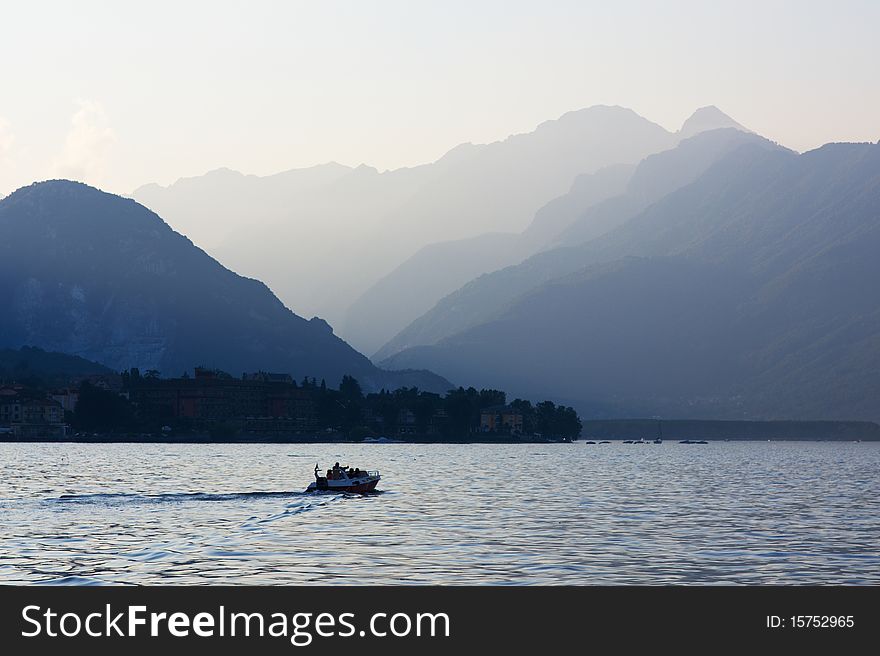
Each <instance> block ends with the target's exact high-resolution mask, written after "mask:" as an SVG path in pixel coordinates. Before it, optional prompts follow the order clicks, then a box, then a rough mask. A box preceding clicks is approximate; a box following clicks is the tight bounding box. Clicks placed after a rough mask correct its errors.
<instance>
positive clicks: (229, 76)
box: [0, 0, 880, 196]
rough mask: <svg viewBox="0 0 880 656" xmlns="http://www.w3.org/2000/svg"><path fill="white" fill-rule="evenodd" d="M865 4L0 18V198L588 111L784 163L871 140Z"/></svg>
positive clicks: (311, 159)
mask: <svg viewBox="0 0 880 656" xmlns="http://www.w3.org/2000/svg"><path fill="white" fill-rule="evenodd" d="M878 25H880V2H877V1H844V0H836V1H833V2H832V1H828V2H810V1H806V0H799V1H783V0H761V1H754V2H750V1H744V0H738V1H736V2H726V1H721V0H718V1H675V0H665V1H657V2H649V1H643V2H620V1H615V2H613V3H612V2H607V1H605V0H603V1H601V2H587V1H585V0H576V1H563V0H535V1H512V0H498V1H488V0H485V1H480V0H467V1H458V0H432V1H427V0H422V1H419V0H399V1H398V0H360V1H349V2H346V1H341V0H340V1H335V0H315V1H309V2H306V1H293V0H284V1H278V2H272V1H259V0H247V1H242V2H220V1H216V0H215V1H212V2H185V1H181V0H178V1H175V2H159V1H153V2H148V3H133V2H109V1H106V2H97V1H86V0H78V1H77V2H38V1H27V2H25V1H18V2H16V1H10V0H4V2H3V4H2V5H0V28H2V38H0V196H2V195H5V194H6V193H9V192H10V191H12V190H13V189H15V188H17V187H19V186H22V185H24V184H29V183H30V182H33V181H34V180H41V179H46V178H52V177H69V178H74V179H80V180H83V181H85V182H88V183H90V184H94V185H97V186H100V187H102V188H104V189H107V190H109V191H113V192H117V193H129V192H131V191H132V190H133V189H134V188H136V187H137V186H139V185H141V184H144V183H147V182H159V183H162V184H168V183H170V182H173V181H174V180H176V179H178V178H179V177H183V176H192V175H200V174H202V173H204V172H206V171H208V170H211V169H214V168H218V167H221V166H227V167H230V168H234V169H237V170H240V171H243V172H246V173H256V174H260V175H263V174H269V173H275V172H278V171H282V170H285V169H289V168H294V167H301V166H309V165H313V164H318V163H323V162H327V161H331V160H334V161H338V162H341V163H344V164H349V165H357V164H360V163H367V164H370V165H372V166H376V167H377V168H379V169H387V168H397V167H400V166H408V165H415V164H420V163H424V162H429V161H433V160H435V159H437V158H438V157H440V156H441V155H442V154H443V153H444V152H446V151H447V150H449V149H450V148H452V147H453V146H455V145H457V144H459V143H462V142H468V141H470V142H474V143H484V142H489V141H494V140H497V139H502V138H504V137H505V136H507V135H509V134H512V133H516V132H525V131H530V130H532V129H533V128H534V127H535V126H536V125H537V124H538V123H540V122H542V121H545V120H548V119H552V118H557V117H558V116H560V115H561V114H563V113H565V112H567V111H570V110H574V109H579V108H582V107H587V106H590V105H595V104H611V105H623V106H626V107H631V108H632V109H634V110H635V111H637V112H638V113H640V114H642V115H643V116H645V117H646V118H649V119H651V120H653V121H655V122H657V123H660V124H661V125H663V126H664V127H667V128H669V129H673V130H674V129H677V128H678V127H679V126H680V124H681V122H682V121H683V120H684V119H685V118H686V117H687V116H688V115H689V114H690V113H691V112H692V111H693V110H694V109H695V108H697V107H700V106H703V105H708V104H715V105H718V106H719V107H720V108H721V109H722V110H723V111H725V112H727V113H728V114H730V115H731V116H732V117H733V118H734V119H736V120H737V121H739V122H740V123H742V124H744V125H746V126H747V127H749V128H751V129H753V130H755V131H757V132H759V133H761V134H763V135H765V136H767V137H769V138H771V139H774V140H776V141H779V142H780V143H782V144H784V145H786V146H789V147H791V148H795V149H797V150H807V149H810V148H813V147H816V146H819V145H821V144H823V143H826V142H828V141H877V140H878V139H880V69H878V63H880V38H878V32H877V30H878Z"/></svg>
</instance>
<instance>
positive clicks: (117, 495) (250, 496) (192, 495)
mask: <svg viewBox="0 0 880 656" xmlns="http://www.w3.org/2000/svg"><path fill="white" fill-rule="evenodd" d="M304 495H305V493H304V492H299V491H292V490H291V491H282V492H224V493H209V492H168V493H164V494H132V493H126V492H99V493H94V494H62V495H61V496H60V497H56V498H52V499H46V501H47V502H50V503H52V502H55V503H97V504H106V503H186V502H196V501H209V502H210V501H213V502H222V501H248V500H259V499H271V498H288V497H301V496H304Z"/></svg>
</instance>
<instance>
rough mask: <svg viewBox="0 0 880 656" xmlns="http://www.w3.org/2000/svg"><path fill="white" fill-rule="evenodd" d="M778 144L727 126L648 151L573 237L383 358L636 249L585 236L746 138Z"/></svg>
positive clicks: (441, 312) (394, 344) (624, 217)
mask: <svg viewBox="0 0 880 656" xmlns="http://www.w3.org/2000/svg"><path fill="white" fill-rule="evenodd" d="M750 143H756V144H760V146H761V147H766V148H778V146H776V145H775V144H772V143H771V142H769V141H767V140H766V139H763V138H762V137H759V136H757V135H752V134H748V133H745V132H742V131H739V130H735V129H719V130H712V131H709V132H704V133H701V134H699V135H697V136H695V137H691V138H689V139H686V140H683V141H682V142H681V143H680V144H679V145H678V146H677V147H676V148H673V149H670V150H666V151H663V152H660V153H656V154H654V155H651V156H649V157H647V158H645V159H644V160H643V161H642V162H641V163H640V164H639V165H638V166H637V167H636V169H635V171H634V173H633V174H632V175H631V176H630V177H629V179H628V181H627V184H626V189H625V191H624V193H622V194H620V195H619V196H615V197H613V198H609V199H607V200H604V201H602V202H599V203H596V204H594V205H592V206H589V207H587V208H586V209H585V210H584V211H583V212H581V213H580V215H579V216H578V218H577V219H576V220H575V221H574V222H573V223H571V225H569V227H568V228H566V229H565V230H564V231H563V232H562V233H561V234H560V235H559V236H558V237H557V242H562V243H566V244H569V245H568V246H559V247H557V248H554V249H552V250H547V251H543V252H540V253H537V254H535V255H533V256H531V257H529V258H527V259H525V260H524V261H522V262H521V263H519V264H517V265H512V266H508V267H506V268H504V269H501V270H498V271H494V272H492V273H489V274H485V275H482V276H480V277H478V278H476V279H474V280H472V281H471V282H469V283H468V284H467V285H464V286H463V287H462V288H460V289H459V290H457V291H455V292H453V293H452V294H449V295H448V296H446V297H445V298H443V299H442V300H441V301H440V302H438V303H437V305H436V306H434V307H433V308H431V310H430V311H428V312H426V313H425V314H424V315H422V316H421V317H419V318H418V319H416V320H415V321H413V322H412V323H411V324H410V325H409V326H407V327H406V328H405V329H403V330H402V331H401V332H400V333H398V334H397V335H396V336H395V337H394V338H393V339H391V340H390V341H389V342H388V343H387V344H385V345H384V346H383V347H382V348H381V349H380V350H379V351H378V352H377V353H376V355H375V356H374V357H375V359H376V361H377V362H378V361H381V360H383V359H384V358H387V357H390V356H392V355H393V354H394V353H397V352H399V351H401V350H403V349H405V348H411V347H413V346H419V345H430V344H434V343H436V342H438V341H439V340H440V339H442V338H444V337H447V336H450V335H453V334H455V333H457V332H459V331H461V330H464V329H466V328H469V327H471V326H474V325H478V324H479V323H481V322H482V321H485V320H487V319H488V318H489V317H491V316H492V315H493V314H494V313H496V312H497V311H499V310H500V309H501V308H503V307H504V306H505V305H506V304H507V303H509V302H511V301H513V300H514V299H515V298H516V297H517V296H519V295H521V294H523V293H526V292H527V291H528V290H529V289H532V288H534V287H536V286H538V285H540V284H542V283H544V282H546V281H548V280H552V279H553V278H558V277H560V276H563V275H566V274H568V273H572V272H574V271H577V270H578V269H580V268H582V267H584V266H587V265H588V264H590V263H591V262H594V261H597V259H598V260H609V259H614V258H616V257H622V256H624V255H627V254H634V253H631V252H630V251H629V250H627V249H628V248H629V247H630V241H629V238H627V239H624V240H622V242H623V246H622V247H618V246H616V245H613V244H611V245H609V246H607V247H606V246H602V244H604V242H601V241H600V242H596V243H597V244H599V245H598V246H595V247H592V248H587V247H582V246H581V244H583V243H586V242H589V241H590V240H591V239H596V238H600V237H602V236H603V235H606V234H611V233H612V232H613V230H614V228H615V227H616V226H620V225H623V224H625V223H626V222H627V221H628V220H629V219H631V218H632V217H634V216H636V215H637V214H638V213H639V212H641V211H643V210H644V209H645V208H646V207H648V206H649V205H650V204H651V203H653V202H657V201H659V200H661V199H662V198H663V197H664V196H665V195H666V194H669V193H671V192H673V191H675V190H677V189H679V188H681V187H683V186H685V185H687V184H689V183H690V182H692V181H693V180H695V179H696V178H698V177H699V176H700V175H701V174H702V173H703V172H705V171H706V170H707V169H708V168H709V167H710V166H712V164H713V163H714V162H716V161H717V160H719V159H720V158H722V157H723V156H725V155H726V154H727V153H729V152H731V151H732V150H735V149H737V148H739V147H741V146H743V145H745V144H750Z"/></svg>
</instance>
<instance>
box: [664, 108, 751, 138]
mask: <svg viewBox="0 0 880 656" xmlns="http://www.w3.org/2000/svg"><path fill="white" fill-rule="evenodd" d="M719 128H736V129H737V130H742V131H743V132H751V130H749V129H748V128H745V127H743V126H742V125H740V124H739V123H737V122H736V121H734V120H733V119H732V118H730V117H729V116H728V115H727V114H725V113H724V112H722V111H721V110H720V109H718V108H717V107H716V106H715V105H707V106H706V107H700V108H699V109H698V110H697V111H695V112H694V113H693V114H691V115H690V117H688V119H687V120H686V121H685V122H684V123H683V124H682V126H681V129H680V130H679V131H678V134H679V135H680V136H681V137H682V138H683V139H687V138H688V137H692V136H694V135H695V134H699V133H700V132H707V131H708V130H717V129H719Z"/></svg>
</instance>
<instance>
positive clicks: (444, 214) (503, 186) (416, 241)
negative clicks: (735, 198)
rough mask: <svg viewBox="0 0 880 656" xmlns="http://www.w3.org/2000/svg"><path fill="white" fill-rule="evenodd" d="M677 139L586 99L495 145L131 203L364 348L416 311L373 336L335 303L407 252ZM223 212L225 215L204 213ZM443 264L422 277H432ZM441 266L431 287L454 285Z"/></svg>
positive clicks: (210, 180) (530, 214)
mask: <svg viewBox="0 0 880 656" xmlns="http://www.w3.org/2000/svg"><path fill="white" fill-rule="evenodd" d="M677 138H678V137H677V136H676V135H675V134H674V133H672V132H669V131H667V130H666V129H664V128H662V127H661V126H659V125H657V124H656V123H653V122H651V121H649V120H647V119H645V118H643V117H641V116H639V115H638V114H636V113H635V112H633V111H632V110H629V109H625V108H622V107H607V106H596V107H590V108H587V109H582V110H577V111H573V112H569V113H567V114H564V115H563V116H561V117H559V118H558V119H556V120H552V121H546V122H544V123H542V124H540V125H539V126H537V127H536V128H535V129H534V130H533V131H531V132H527V133H523V134H516V135H512V136H510V137H508V138H506V139H504V140H501V141H497V142H494V143H489V144H462V145H460V146H457V147H455V148H453V149H452V150H450V151H449V152H448V153H446V154H445V155H444V156H442V157H441V158H440V159H438V160H437V161H435V162H432V163H430V164H425V165H421V166H416V167H412V168H403V169H397V170H393V171H384V172H380V171H377V170H376V169H374V168H371V167H368V166H360V167H357V168H347V167H340V166H339V165H325V167H324V168H318V169H301V170H296V171H289V172H286V173H283V174H279V175H277V176H270V178H271V179H266V178H256V177H253V176H243V175H238V177H235V178H233V177H232V176H231V175H229V173H228V172H222V174H220V173H215V174H211V175H208V176H204V178H203V179H199V178H196V179H187V180H181V181H179V182H178V183H175V184H173V185H171V186H169V187H165V188H162V187H157V186H155V185H152V186H149V187H146V188H141V189H140V190H137V191H135V192H134V198H135V199H136V200H138V201H141V202H143V203H144V204H145V205H146V206H148V207H150V208H151V209H153V210H155V211H158V212H160V214H161V215H162V216H163V218H165V219H166V220H167V221H168V222H169V223H170V224H171V225H172V226H173V227H175V228H176V229H179V230H181V231H182V232H185V233H186V234H187V236H189V237H191V238H192V239H193V240H194V241H195V242H196V243H199V244H205V247H206V248H207V250H208V252H210V253H211V254H212V255H213V256H215V257H217V258H218V259H220V260H221V261H222V262H224V263H226V264H228V265H229V266H230V267H232V268H233V269H234V270H236V271H239V272H241V273H243V274H245V275H248V276H253V277H255V278H259V279H261V280H264V281H266V282H267V283H268V284H269V285H270V286H271V287H272V289H273V290H274V291H275V292H276V293H277V294H278V295H279V297H280V298H281V299H282V300H283V301H284V302H285V303H286V304H287V305H289V306H290V307H294V308H297V309H298V310H299V311H302V312H305V313H307V314H318V315H320V316H323V317H326V318H327V319H328V320H329V321H330V322H331V323H333V324H334V325H335V326H337V327H338V329H339V331H340V334H341V335H343V336H344V337H345V338H346V339H347V340H349V341H350V342H351V344H352V345H353V346H355V347H356V348H358V349H360V350H363V351H367V352H372V350H374V349H375V348H378V347H379V346H381V345H382V343H384V342H385V341H387V339H388V338H390V337H391V336H392V335H393V334H394V333H395V332H397V331H398V330H399V329H400V328H402V327H403V326H405V325H406V323H407V322H408V321H409V320H410V319H411V318H414V317H415V316H418V313H417V314H415V315H413V316H412V317H404V318H403V319H401V320H397V319H394V325H391V326H388V327H382V328H381V329H380V330H379V331H375V332H376V334H374V326H375V325H376V324H385V323H386V319H385V318H384V310H385V306H384V305H383V309H382V311H372V312H369V313H368V316H359V311H358V310H355V311H353V312H351V313H349V312H348V310H349V308H350V306H351V304H352V303H353V302H355V301H356V300H357V299H358V298H359V297H360V296H361V295H362V294H363V293H364V292H365V291H367V290H368V289H369V288H370V287H371V286H372V285H373V284H374V283H375V282H377V281H378V280H380V279H381V278H383V277H384V276H386V275H387V274H389V273H390V272H392V271H393V270H394V269H395V268H396V267H398V266H399V265H401V264H402V263H404V262H406V261H407V260H408V259H410V258H411V257H412V256H413V255H414V254H415V253H417V252H418V251H419V250H420V249H422V248H424V247H425V246H428V245H430V244H433V243H436V242H440V241H457V240H464V239H469V238H471V237H477V236H480V235H484V234H486V233H517V232H520V231H522V230H524V229H525V228H526V227H527V226H528V225H529V223H530V222H531V221H532V220H533V218H534V216H535V213H536V212H537V211H538V210H539V209H540V208H541V207H542V206H544V205H545V204H546V203H547V202H548V201H550V200H552V199H553V198H556V197H558V196H561V195H563V194H565V193H566V192H567V191H568V190H569V189H570V188H571V186H572V183H573V181H574V180H575V178H576V177H577V176H579V175H582V174H589V173H593V172H595V171H597V170H599V169H601V168H604V167H606V166H609V165H614V164H627V163H629V164H636V163H637V162H638V161H640V160H641V159H642V158H644V157H645V156H646V155H649V154H651V153H655V152H658V151H660V150H664V149H666V148H669V147H671V146H672V145H674V143H675V141H676V140H677ZM220 206H225V207H220ZM233 214H236V215H237V216H238V219H237V220H236V221H226V220H222V221H220V220H218V219H217V218H216V217H218V216H231V215H233ZM233 223H234V224H236V225H237V227H232V224H233ZM448 268H449V267H443V268H441V269H439V270H435V271H434V274H435V276H436V277H437V278H439V279H443V278H445V277H446V276H447V269H448ZM316 273H320V275H315V274H316ZM450 275H451V276H452V282H451V283H449V284H448V285H446V286H445V287H444V289H441V290H440V293H441V295H442V293H443V291H444V290H445V291H452V290H454V289H455V288H456V286H457V285H459V284H461V282H464V280H460V279H459V278H457V277H456V276H455V274H450ZM304 280H308V281H309V284H307V285H306V284H303V281H304ZM426 295H427V294H426ZM438 298H439V297H436V298H431V299H429V303H430V304H433V303H434V302H436V300H437V299H438ZM430 304H429V305H428V306H427V307H425V308H423V309H428V308H429V307H430ZM398 305H399V304H398ZM421 310H422V308H420V310H419V311H421ZM367 319H369V320H367ZM388 323H391V317H389V319H388Z"/></svg>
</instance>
